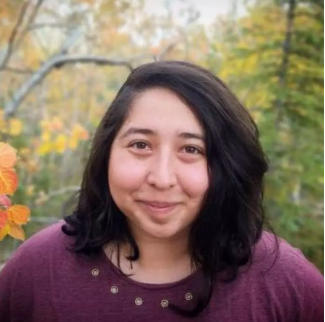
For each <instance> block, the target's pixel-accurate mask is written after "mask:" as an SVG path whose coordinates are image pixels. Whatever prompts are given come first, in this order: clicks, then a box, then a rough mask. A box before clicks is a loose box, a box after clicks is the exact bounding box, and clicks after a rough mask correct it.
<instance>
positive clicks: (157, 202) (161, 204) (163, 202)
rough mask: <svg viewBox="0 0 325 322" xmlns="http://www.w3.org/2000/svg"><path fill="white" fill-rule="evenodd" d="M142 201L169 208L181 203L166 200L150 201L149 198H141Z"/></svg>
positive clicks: (156, 206) (149, 204) (153, 205)
mask: <svg viewBox="0 0 325 322" xmlns="http://www.w3.org/2000/svg"><path fill="white" fill-rule="evenodd" d="M139 201H140V202H141V203H143V204H146V205H148V206H151V207H155V208H168V207H173V206H176V205H177V204H179V203H178V202H165V201H149V200H139Z"/></svg>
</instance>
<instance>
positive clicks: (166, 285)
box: [100, 249, 201, 290]
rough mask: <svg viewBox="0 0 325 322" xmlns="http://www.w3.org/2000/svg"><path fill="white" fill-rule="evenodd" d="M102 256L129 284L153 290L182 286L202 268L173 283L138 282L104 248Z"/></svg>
mask: <svg viewBox="0 0 325 322" xmlns="http://www.w3.org/2000/svg"><path fill="white" fill-rule="evenodd" d="M100 256H101V258H102V261H103V263H104V264H105V266H106V267H108V268H109V270H110V271H112V272H113V273H114V274H115V275H116V276H117V277H118V278H120V279H122V280H123V281H125V282H126V283H128V284H131V285H132V284H133V285H135V286H138V287H141V288H143V289H151V290H162V289H171V288H176V287H179V286H182V285H184V284H187V283H188V282H189V281H191V280H193V279H195V278H196V277H197V276H198V275H199V274H200V273H201V269H197V270H196V271H194V272H193V273H191V274H190V275H188V276H186V277H184V278H182V279H180V280H179V281H176V282H171V283H159V284H153V283H144V282H138V281H135V280H133V279H132V278H130V277H129V276H127V275H125V274H123V273H122V272H121V270H120V269H119V268H118V267H117V266H115V265H114V263H113V262H112V261H111V260H110V259H109V258H108V257H107V256H106V254H105V252H104V250H103V249H102V250H101V253H100Z"/></svg>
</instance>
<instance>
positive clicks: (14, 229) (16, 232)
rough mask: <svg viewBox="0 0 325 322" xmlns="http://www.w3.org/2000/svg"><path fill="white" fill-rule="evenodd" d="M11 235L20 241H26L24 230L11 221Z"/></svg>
mask: <svg viewBox="0 0 325 322" xmlns="http://www.w3.org/2000/svg"><path fill="white" fill-rule="evenodd" d="M8 233H9V235H10V236H11V237H13V238H16V239H19V240H25V232H24V230H23V229H22V228H21V227H20V226H19V225H17V224H15V223H13V222H10V221H9V232H8Z"/></svg>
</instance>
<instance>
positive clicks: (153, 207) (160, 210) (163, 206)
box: [139, 200, 179, 215]
mask: <svg viewBox="0 0 325 322" xmlns="http://www.w3.org/2000/svg"><path fill="white" fill-rule="evenodd" d="M139 202H140V204H141V205H142V206H143V207H144V208H145V210H146V211H147V212H149V213H150V214H151V215H167V214H169V213H170V212H172V211H173V210H174V209H175V208H176V206H177V205H179V203H178V202H162V201H144V200H140V201H139Z"/></svg>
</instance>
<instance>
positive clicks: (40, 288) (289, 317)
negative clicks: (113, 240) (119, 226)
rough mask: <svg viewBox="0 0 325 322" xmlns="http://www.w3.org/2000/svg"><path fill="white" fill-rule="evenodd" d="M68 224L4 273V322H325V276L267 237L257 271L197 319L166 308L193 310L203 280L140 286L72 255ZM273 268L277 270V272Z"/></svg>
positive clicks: (98, 262)
mask: <svg viewBox="0 0 325 322" xmlns="http://www.w3.org/2000/svg"><path fill="white" fill-rule="evenodd" d="M61 226H62V222H60V223H58V224H54V225H52V226H50V227H49V228H46V229H44V230H43V231H41V232H39V233H38V234H36V235H34V236H33V237H32V238H30V239H29V240H27V241H26V242H25V243H24V244H23V245H22V246H21V247H20V248H19V249H18V250H17V251H16V252H15V254H14V255H13V256H12V258H11V259H10V260H9V261H8V262H7V264H6V265H5V267H4V268H3V270H2V271H1V273H0V321H1V322H31V321H33V322H56V321H60V322H89V321H90V322H104V321H105V322H126V321H130V322H131V321H132V322H147V321H148V322H156V321H163V322H181V321H189V320H192V321H206V322H210V321H211V322H212V321H213V322H215V321H218V322H225V321H227V322H228V321H231V322H232V321H236V322H271V321H272V322H275V321H277V322H320V321H324V315H323V313H324V306H323V296H324V295H323V289H324V284H323V276H322V275H321V274H320V273H319V272H318V271H317V270H316V268H315V267H314V266H313V265H312V264H310V263H309V262H308V261H307V260H306V259H305V258H304V257H303V255H302V254H301V252H300V251H299V250H297V249H294V248H292V247H291V246H290V245H288V244H287V243H286V242H284V241H281V243H280V255H279V257H278V259H277V260H276V262H274V252H273V253H272V251H273V249H274V239H273V237H271V236H270V235H269V234H267V233H264V235H263V238H262V239H261V241H260V242H259V243H258V245H257V247H256V250H255V255H254V258H253V264H252V265H251V266H250V267H244V268H242V269H241V270H240V274H239V277H238V278H237V279H236V280H235V281H234V282H232V283H230V284H224V283H220V282H218V283H216V285H215V291H214V293H213V295H212V299H211V302H210V304H209V305H208V307H207V308H206V309H205V311H203V313H202V314H201V315H199V316H198V317H196V318H194V319H193V318H192V319H189V318H184V317H181V316H179V315H176V314H175V313H173V312H172V311H171V310H170V308H169V307H168V303H175V304H178V305H179V306H183V307H189V306H190V305H192V304H193V303H194V301H195V299H196V296H197V293H196V292H197V290H198V289H199V288H198V286H197V285H199V281H200V280H201V276H200V275H201V272H200V271H197V272H196V273H194V274H193V275H191V276H189V277H187V278H185V279H183V280H181V281H179V282H176V283H171V284H163V285H161V284H160V285H150V284H144V283H139V282H135V281H133V280H131V279H130V278H128V277H126V276H124V275H122V274H121V273H120V272H119V270H118V269H117V268H116V267H115V266H114V265H113V264H112V263H111V262H110V261H109V260H108V259H107V258H106V257H105V256H104V255H101V256H99V257H98V258H96V259H89V258H87V257H80V256H77V255H75V254H73V253H71V252H69V251H67V250H66V246H68V245H69V244H70V243H71V238H70V237H67V236H65V235H64V234H63V233H62V232H61ZM272 264H273V265H272Z"/></svg>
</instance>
